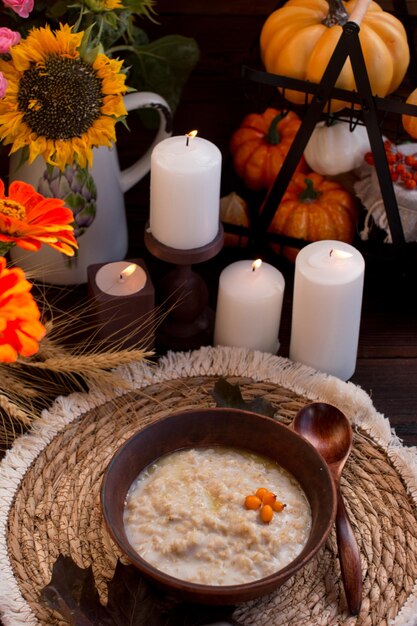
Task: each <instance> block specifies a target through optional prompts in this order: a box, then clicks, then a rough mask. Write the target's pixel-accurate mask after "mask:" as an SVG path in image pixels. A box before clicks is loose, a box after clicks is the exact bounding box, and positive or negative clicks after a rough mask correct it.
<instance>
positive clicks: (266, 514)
mask: <svg viewBox="0 0 417 626" xmlns="http://www.w3.org/2000/svg"><path fill="white" fill-rule="evenodd" d="M260 515H261V520H262V521H263V522H265V524H268V523H269V522H270V521H271V520H272V518H273V517H274V511H273V510H272V506H271V505H269V504H264V505H263V507H262V508H261V513H260Z"/></svg>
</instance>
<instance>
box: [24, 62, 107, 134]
mask: <svg viewBox="0 0 417 626" xmlns="http://www.w3.org/2000/svg"><path fill="white" fill-rule="evenodd" d="M102 102H103V93H102V83H101V79H100V78H99V77H98V76H97V75H96V73H95V71H94V68H93V67H92V66H91V65H89V64H88V63H85V62H84V61H83V60H82V59H80V58H79V57H77V58H75V59H73V58H68V57H61V56H59V55H51V56H49V57H47V58H46V60H45V62H44V63H42V64H40V63H39V64H37V65H33V66H32V67H30V68H29V69H28V70H26V71H25V72H24V73H23V76H22V77H21V79H20V82H19V95H18V106H19V110H20V111H22V113H23V119H24V121H25V122H26V124H27V125H28V126H29V128H30V129H31V130H32V131H33V132H35V133H36V134H37V135H38V137H45V139H51V140H64V141H65V140H68V139H71V138H73V137H81V136H82V135H83V133H85V132H87V131H88V130H89V128H91V126H92V124H93V122H94V121H95V120H96V119H97V118H98V117H99V116H100V108H101V106H102Z"/></svg>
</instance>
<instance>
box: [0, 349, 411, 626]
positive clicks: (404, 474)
mask: <svg viewBox="0 0 417 626" xmlns="http://www.w3.org/2000/svg"><path fill="white" fill-rule="evenodd" d="M122 374H123V376H124V377H125V379H126V380H130V381H131V382H132V383H133V384H134V386H135V388H136V389H135V390H134V391H132V392H129V393H125V392H124V393H122V392H120V395H117V396H115V397H108V396H107V395H106V393H105V392H103V391H102V390H96V391H93V392H90V393H89V394H74V395H72V396H69V397H68V398H60V399H58V400H57V402H56V403H55V405H54V407H52V408H51V410H50V411H48V412H45V414H44V415H43V416H42V419H41V420H40V422H39V424H37V425H36V427H34V429H33V431H32V432H31V434H29V435H27V436H24V437H22V438H20V439H19V440H18V441H17V442H16V443H15V445H14V447H13V449H12V450H11V451H10V453H9V454H8V455H7V457H6V458H5V459H4V461H3V462H2V464H1V467H0V496H1V497H2V500H1V501H2V503H3V508H4V509H5V510H3V513H2V515H3V518H2V522H3V523H2V537H1V545H0V567H1V582H0V610H1V615H2V619H3V622H4V624H6V625H7V626H17V625H19V624H39V623H40V624H42V625H51V626H52V625H55V624H62V622H60V621H59V620H58V619H56V618H55V617H54V616H53V615H52V613H51V612H50V611H49V610H48V609H47V608H45V607H44V606H43V605H42V604H41V603H40V601H39V592H40V589H41V588H42V587H43V586H45V585H46V584H47V583H48V582H49V580H50V577H51V570H52V566H53V564H54V562H55V560H56V559H57V557H58V555H59V554H60V553H61V554H64V555H70V556H71V557H72V559H73V560H74V561H75V562H76V563H77V564H78V565H79V566H80V567H88V566H89V565H91V564H92V567H93V572H94V575H95V579H96V583H97V586H98V587H99V589H100V590H102V591H103V590H105V588H106V582H107V581H108V580H109V579H111V577H112V575H113V572H114V568H115V564H116V561H117V558H118V557H120V556H121V554H120V553H119V551H118V549H117V548H116V546H115V545H114V544H113V542H112V541H111V540H110V538H109V535H108V533H107V531H106V529H105V527H104V523H103V518H102V514H101V509H100V485H101V479H102V475H103V472H104V470H105V469H106V467H107V465H108V463H109V461H110V459H111V457H112V456H113V454H114V453H115V451H116V450H117V449H118V448H119V446H120V445H122V444H123V442H124V441H126V439H128V438H129V437H130V436H131V435H132V434H133V433H135V432H136V431H137V430H139V429H140V428H142V427H144V426H146V425H147V424H149V423H152V422H154V421H156V420H158V419H159V418H161V417H163V416H166V415H168V414H170V413H172V412H174V411H175V412H176V411H179V410H185V409H191V408H198V407H200V408H201V407H207V406H214V404H215V403H214V400H213V396H212V395H211V392H212V390H213V387H214V385H215V383H216V381H217V380H218V379H219V377H220V376H222V377H226V378H227V379H228V380H229V381H230V382H232V383H234V384H239V386H240V388H241V391H242V394H243V397H244V398H245V399H252V398H254V397H259V396H262V397H264V398H265V399H267V400H268V401H269V402H271V403H272V404H273V405H274V406H275V407H276V417H277V419H279V420H281V421H283V422H284V423H287V424H288V423H290V422H291V420H292V419H293V417H294V415H295V413H296V412H297V410H298V409H299V408H300V407H302V406H303V405H304V404H305V403H306V402H308V401H310V400H321V401H325V402H331V403H333V404H335V405H336V406H338V407H339V408H340V409H342V410H343V411H344V412H345V413H346V414H347V415H348V417H349V419H351V421H352V424H353V425H354V445H353V450H352V454H351V456H350V459H349V461H348V463H347V465H346V468H345V470H344V473H343V478H342V483H341V486H342V490H343V495H344V497H345V499H346V503H347V507H348V510H349V513H350V517H351V520H352V524H353V528H354V532H355V535H356V538H357V540H358V544H359V548H360V552H361V560H362V572H363V604H362V609H361V612H360V614H359V616H358V617H351V616H349V614H348V612H347V610H346V603H345V598H344V593H343V587H342V584H341V580H340V569H339V562H338V558H337V546H336V541H335V533H334V531H333V532H332V533H331V535H330V537H329V539H328V541H327V543H326V545H325V547H324V548H323V549H322V550H321V552H320V554H319V555H318V556H317V557H316V558H314V559H313V560H312V561H310V562H309V563H308V564H307V566H306V567H305V568H304V569H303V570H302V571H300V572H298V574H297V575H296V576H294V577H293V578H292V579H291V580H289V581H288V582H287V583H286V584H284V585H283V586H282V587H281V588H280V589H278V590H277V591H276V592H275V593H274V594H272V595H270V596H268V597H264V598H260V599H258V600H256V601H253V602H250V603H246V604H244V605H242V606H240V607H238V608H237V609H236V611H235V614H234V617H235V618H236V620H238V622H239V623H242V624H245V625H247V626H249V625H250V626H251V625H256V626H266V625H268V626H278V625H279V626H290V625H291V626H331V625H338V626H342V625H343V626H347V625H349V626H353V625H357V626H365V625H373V626H384V625H386V624H387V625H388V624H395V625H396V626H400V625H401V626H406V625H407V626H410V625H414V626H415V625H416V624H417V617H416V616H415V615H416V613H417V611H416V606H417V603H416V597H415V596H416V594H415V591H416V587H415V581H416V579H417V510H416V502H415V499H414V497H415V485H416V484H417V481H416V451H415V450H414V449H411V448H404V447H403V446H402V445H401V442H399V441H398V439H396V437H395V435H393V433H392V432H391V429H390V427H389V422H388V421H387V420H386V419H385V418H384V417H383V416H381V415H380V414H378V413H377V412H376V411H375V409H374V408H373V406H372V403H371V401H370V399H369V397H368V396H367V394H365V393H364V392H363V391H362V390H361V389H359V388H358V387H356V386H354V385H352V384H351V383H342V382H341V381H339V380H337V379H335V378H333V377H330V376H325V375H323V374H318V373H317V372H314V371H313V370H311V369H310V368H306V367H304V366H295V365H294V364H292V363H291V362H289V361H288V360H286V359H282V358H280V357H273V356H271V355H262V354H260V353H249V352H246V351H242V350H238V349H222V348H217V349H214V348H206V349H201V350H199V351H196V352H194V353H191V354H187V355H184V354H176V355H174V354H171V355H168V357H166V359H165V360H163V361H162V362H161V364H160V365H159V366H158V367H156V368H153V367H151V366H147V365H144V364H137V365H136V366H132V367H130V368H124V369H123V370H122ZM413 494H414V496H413ZM103 593H104V591H103Z"/></svg>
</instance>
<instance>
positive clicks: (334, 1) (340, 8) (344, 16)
mask: <svg viewBox="0 0 417 626" xmlns="http://www.w3.org/2000/svg"><path fill="white" fill-rule="evenodd" d="M327 2H328V5H329V12H328V14H327V15H326V17H325V18H324V20H323V21H322V24H324V26H327V27H328V28H331V27H332V26H336V24H339V26H343V25H344V24H346V22H348V21H349V14H348V12H347V11H346V9H345V7H344V4H343V2H342V0H327Z"/></svg>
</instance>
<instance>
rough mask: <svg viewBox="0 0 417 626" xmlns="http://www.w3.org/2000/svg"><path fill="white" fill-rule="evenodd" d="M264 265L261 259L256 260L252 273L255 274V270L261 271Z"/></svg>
mask: <svg viewBox="0 0 417 626" xmlns="http://www.w3.org/2000/svg"><path fill="white" fill-rule="evenodd" d="M261 265H262V261H261V259H256V261H254V262H253V263H252V272H254V271H255V270H257V269H259V268H260V267H261Z"/></svg>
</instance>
